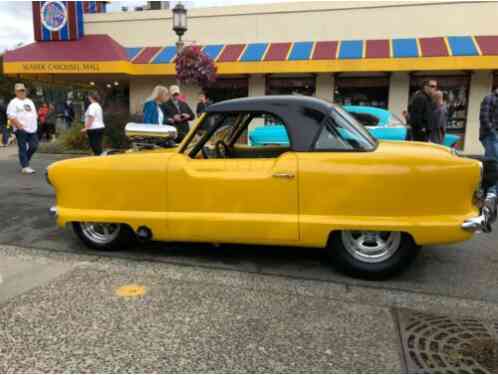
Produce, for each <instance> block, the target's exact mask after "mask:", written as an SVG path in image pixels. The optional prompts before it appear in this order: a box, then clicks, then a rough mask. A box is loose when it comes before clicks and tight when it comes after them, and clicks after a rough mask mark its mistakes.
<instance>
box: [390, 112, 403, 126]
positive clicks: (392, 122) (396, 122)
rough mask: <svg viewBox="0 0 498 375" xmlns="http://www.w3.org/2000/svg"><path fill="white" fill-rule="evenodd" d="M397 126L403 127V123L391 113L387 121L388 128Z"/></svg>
mask: <svg viewBox="0 0 498 375" xmlns="http://www.w3.org/2000/svg"><path fill="white" fill-rule="evenodd" d="M399 125H405V122H404V121H403V120H401V119H400V118H399V117H398V116H396V115H395V114H394V113H391V118H390V119H389V126H399Z"/></svg>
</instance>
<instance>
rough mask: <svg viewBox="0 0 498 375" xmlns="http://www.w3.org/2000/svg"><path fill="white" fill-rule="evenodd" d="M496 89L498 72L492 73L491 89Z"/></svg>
mask: <svg viewBox="0 0 498 375" xmlns="http://www.w3.org/2000/svg"><path fill="white" fill-rule="evenodd" d="M496 89H498V72H495V74H494V75H493V90H496Z"/></svg>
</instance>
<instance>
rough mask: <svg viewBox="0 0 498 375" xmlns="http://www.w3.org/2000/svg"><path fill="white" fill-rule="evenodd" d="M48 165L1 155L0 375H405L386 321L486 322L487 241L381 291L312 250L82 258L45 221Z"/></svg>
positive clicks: (489, 310)
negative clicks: (28, 164) (407, 314)
mask: <svg viewBox="0 0 498 375" xmlns="http://www.w3.org/2000/svg"><path fill="white" fill-rule="evenodd" d="M10 154H12V150H10ZM57 159H58V157H54V156H48V155H36V157H35V159H34V160H33V163H32V166H33V167H34V168H35V169H37V170H38V173H37V174H36V175H33V176H25V175H21V174H20V173H19V167H18V164H17V160H16V158H15V156H14V155H9V152H6V150H1V149H0V194H1V197H0V204H1V206H0V332H1V334H0V373H3V372H8V373H10V372H223V371H224V372H302V373H307V372H406V371H407V368H406V363H407V361H406V358H405V357H404V356H403V355H402V354H401V353H402V348H401V345H400V342H401V341H400V334H399V330H400V326H399V324H400V323H399V320H398V318H397V316H398V311H401V310H403V309H410V310H415V311H419V312H420V311H424V312H427V313H432V314H439V315H451V316H454V317H474V318H477V319H481V320H486V321H488V322H490V323H489V326H492V324H493V322H496V321H498V318H497V317H498V304H497V302H498V292H497V290H496V276H495V275H496V267H497V266H498V254H497V253H498V236H497V234H496V232H495V233H493V234H491V235H481V236H477V237H475V239H473V240H471V241H469V242H467V243H463V244H459V245H455V246H444V247H434V248H427V249H424V251H423V252H422V253H421V256H420V257H419V258H418V260H417V261H416V262H415V264H413V265H412V267H411V268H410V269H409V270H408V271H407V272H405V273H404V274H402V275H400V276H398V277H396V278H394V279H391V280H388V281H384V282H370V281H363V280H356V279H352V278H349V277H346V276H343V275H341V274H339V273H337V272H336V271H334V270H333V268H331V266H330V264H329V262H328V260H327V259H326V257H325V256H324V254H323V252H322V251H320V250H316V249H294V248H276V247H248V246H238V245H225V246H222V247H214V246H211V245H203V244H161V243H153V244H148V245H142V246H138V247H137V248H135V249H131V250H128V251H119V252H113V253H101V252H93V251H90V250H88V249H86V248H85V247H84V246H82V245H81V244H80V243H79V242H78V240H77V239H76V238H75V237H74V236H73V234H72V233H71V232H70V231H68V230H62V229H59V228H57V227H56V226H55V224H54V222H53V219H52V218H50V217H49V216H48V207H50V206H51V205H52V204H53V200H54V195H53V192H52V191H51V188H50V186H48V185H47V184H46V182H45V180H44V175H43V170H44V168H45V167H46V166H47V165H48V164H50V163H51V162H53V161H54V160H57ZM441 188H444V187H441ZM123 288H124V289H123ZM130 293H131V294H136V295H135V296H134V297H133V296H130ZM497 326H498V325H497ZM401 329H402V328H401ZM451 361H454V357H453V356H450V357H448V362H451ZM455 371H457V372H458V370H455ZM417 372H421V371H420V370H417Z"/></svg>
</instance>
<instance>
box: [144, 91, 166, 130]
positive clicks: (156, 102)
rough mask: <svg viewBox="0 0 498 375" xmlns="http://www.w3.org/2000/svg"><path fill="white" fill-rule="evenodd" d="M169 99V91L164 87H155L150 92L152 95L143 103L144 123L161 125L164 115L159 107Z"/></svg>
mask: <svg viewBox="0 0 498 375" xmlns="http://www.w3.org/2000/svg"><path fill="white" fill-rule="evenodd" d="M168 99H169V91H168V89H167V88H166V87H164V86H156V87H154V89H153V90H152V94H151V95H150V96H149V98H148V99H147V101H146V102H145V103H144V111H143V112H144V123H146V124H155V125H163V124H164V123H165V121H164V113H163V111H162V109H161V105H162V104H163V103H164V102H166V101H167V100H168Z"/></svg>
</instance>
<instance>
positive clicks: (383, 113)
mask: <svg viewBox="0 0 498 375" xmlns="http://www.w3.org/2000/svg"><path fill="white" fill-rule="evenodd" d="M344 109H345V110H346V111H348V112H349V113H350V114H351V115H353V117H355V118H356V120H358V122H360V123H361V124H362V125H363V126H365V128H366V129H367V130H368V131H369V132H370V133H371V134H372V135H373V136H374V137H375V138H377V139H385V140H390V141H405V140H406V139H407V133H408V127H407V126H406V125H405V124H404V123H403V121H402V120H401V119H400V118H399V117H397V116H396V115H394V114H393V113H391V112H390V111H388V110H385V109H381V108H375V107H365V106H354V105H346V106H344ZM249 139H250V141H251V144H252V145H253V146H258V145H268V144H275V145H288V144H289V139H288V138H287V133H286V132H285V129H284V127H283V126H282V125H279V124H272V125H267V126H262V127H258V128H256V129H253V130H251V131H250V132H249ZM459 142H460V137H459V136H457V135H454V134H446V136H445V137H444V145H445V146H447V147H453V148H455V147H457V146H458V143H459Z"/></svg>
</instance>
